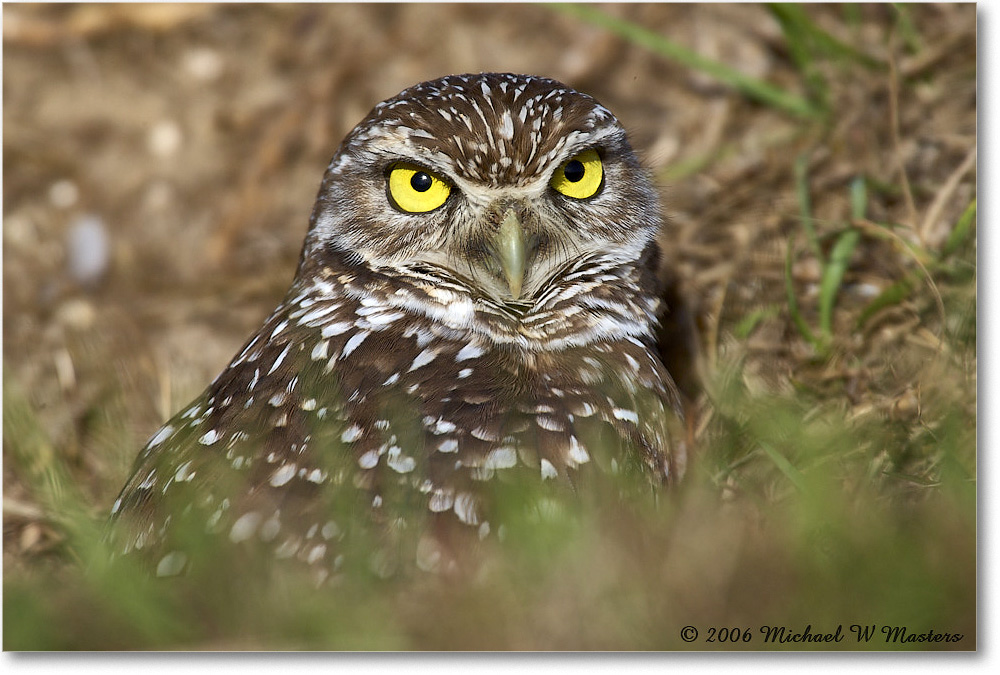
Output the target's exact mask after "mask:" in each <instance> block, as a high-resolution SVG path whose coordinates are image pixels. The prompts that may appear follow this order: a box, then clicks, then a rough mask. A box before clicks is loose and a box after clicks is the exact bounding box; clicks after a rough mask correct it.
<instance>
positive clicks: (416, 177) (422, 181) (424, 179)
mask: <svg viewBox="0 0 1000 675" xmlns="http://www.w3.org/2000/svg"><path fill="white" fill-rule="evenodd" d="M432 182H433V181H432V180H431V177H430V176H429V175H427V174H426V173H424V172H423V171H418V172H417V173H415V174H413V177H412V178H410V187H412V188H413V189H414V190H416V191H417V192H427V191H428V190H430V189H431V183H432Z"/></svg>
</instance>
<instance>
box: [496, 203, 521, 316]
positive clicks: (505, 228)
mask: <svg viewBox="0 0 1000 675" xmlns="http://www.w3.org/2000/svg"><path fill="white" fill-rule="evenodd" d="M495 242H496V244H495V249H494V250H495V251H496V256H497V262H499V263H500V269H501V271H503V275H504V278H505V279H506V280H507V286H508V287H509V288H510V294H511V296H512V297H513V298H514V299H515V300H518V299H519V298H520V297H521V287H522V285H523V284H524V268H525V265H526V263H527V258H528V253H527V246H526V244H525V237H524V228H523V227H522V226H521V219H520V218H518V216H517V212H516V211H515V210H514V209H513V208H508V209H507V212H506V213H505V214H504V217H503V222H502V223H501V224H500V231H499V232H497V238H496V240H495Z"/></svg>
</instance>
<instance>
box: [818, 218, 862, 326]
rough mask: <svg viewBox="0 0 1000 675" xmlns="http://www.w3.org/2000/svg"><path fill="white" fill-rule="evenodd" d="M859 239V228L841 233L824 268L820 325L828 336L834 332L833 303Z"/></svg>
mask: <svg viewBox="0 0 1000 675" xmlns="http://www.w3.org/2000/svg"><path fill="white" fill-rule="evenodd" d="M859 241H861V233H860V232H859V231H858V230H847V231H846V232H844V233H843V234H841V235H840V236H839V237H838V238H837V243H836V244H834V245H833V250H832V251H830V260H829V261H828V262H827V265H826V269H824V270H823V277H822V278H821V279H820V286H819V326H820V331H821V333H822V335H823V336H824V337H826V338H829V337H831V336H832V334H833V305H834V302H835V301H836V299H837V292H838V291H839V290H840V282H841V281H842V280H843V278H844V273H845V272H846V271H847V265H848V263H849V262H850V261H851V254H852V253H854V249H855V248H857V246H858V242H859Z"/></svg>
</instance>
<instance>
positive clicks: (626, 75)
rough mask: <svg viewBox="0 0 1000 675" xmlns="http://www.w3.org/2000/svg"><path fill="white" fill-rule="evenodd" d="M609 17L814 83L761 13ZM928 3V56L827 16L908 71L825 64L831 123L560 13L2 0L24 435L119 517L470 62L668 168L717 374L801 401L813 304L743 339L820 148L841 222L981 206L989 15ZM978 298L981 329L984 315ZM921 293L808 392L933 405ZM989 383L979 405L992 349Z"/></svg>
mask: <svg viewBox="0 0 1000 675" xmlns="http://www.w3.org/2000/svg"><path fill="white" fill-rule="evenodd" d="M605 9H606V11H607V12H608V13H610V14H611V15H614V16H620V17H624V18H627V19H629V20H630V21H633V22H635V23H636V24H639V25H641V26H644V27H645V28H647V29H649V30H651V31H654V32H656V33H658V34H661V35H663V36H666V37H668V38H670V39H672V40H674V41H676V42H678V43H680V44H683V45H686V46H688V47H689V48H691V49H693V50H696V51H697V52H698V53H700V54H702V55H704V56H706V57H709V58H712V59H716V60H719V61H722V62H725V63H727V64H729V65H731V66H733V67H735V68H737V69H739V70H741V71H743V72H745V73H747V74H749V75H752V76H754V77H758V78H762V79H765V80H767V81H770V82H772V83H774V84H777V85H779V86H782V87H785V88H788V89H789V90H792V91H796V92H801V90H802V78H801V76H800V72H799V70H798V69H797V68H796V67H795V65H794V63H793V59H792V58H790V55H789V54H788V52H787V49H786V47H785V43H784V40H783V37H782V33H781V30H780V27H779V25H778V23H777V22H776V21H775V18H774V16H773V15H772V14H771V13H769V12H768V10H767V9H766V8H764V7H762V6H758V5H620V6H619V5H616V6H607V7H606V8H605ZM909 11H910V17H911V18H912V21H913V22H914V25H915V26H916V28H917V33H918V34H919V36H920V39H921V41H922V42H921V44H920V49H919V50H915V49H911V48H908V47H912V45H908V44H907V42H906V40H905V39H904V36H899V35H895V34H894V29H893V26H895V25H896V22H895V19H894V15H893V10H892V7H891V6H889V5H877V6H875V5H861V6H856V7H854V8H853V9H851V10H850V12H849V13H850V16H851V21H846V20H845V15H846V11H845V10H844V9H843V8H838V7H831V6H815V5H811V6H809V7H808V8H807V12H808V15H809V16H810V17H811V18H812V19H813V20H814V21H815V22H816V23H817V24H818V25H820V26H822V27H823V28H824V29H825V30H828V31H829V32H830V33H831V34H833V35H835V36H837V37H838V38H840V39H841V40H844V41H845V42H847V43H849V44H851V45H853V46H854V47H855V48H856V49H858V50H860V51H862V52H864V53H867V54H871V55H874V56H875V57H877V58H878V59H880V60H882V61H883V62H891V64H892V68H893V70H892V72H891V73H890V72H887V71H885V70H876V71H863V76H862V77H858V76H857V74H856V73H857V69H856V68H853V67H852V68H847V67H845V66H843V65H842V64H837V63H836V62H834V63H826V64H822V65H821V67H822V68H823V75H824V76H825V77H827V78H828V80H829V81H830V82H831V87H830V97H831V101H832V107H833V109H834V110H835V114H834V115H833V116H832V118H831V120H830V121H829V122H828V123H827V124H823V125H819V124H816V123H813V122H806V121H803V120H799V119H796V118H795V117H793V116H791V115H788V114H786V113H783V112H781V111H778V110H775V109H773V108H771V107H768V106H765V105H760V104H757V103H753V102H751V101H748V100H747V98H745V97H744V96H742V95H740V94H738V93H736V92H734V91H733V90H732V89H731V88H729V87H726V86H723V85H720V84H719V83H718V82H716V81H715V80H713V79H712V78H710V77H708V76H707V75H705V74H703V73H698V72H695V71H692V70H690V69H688V68H686V67H684V66H681V65H678V64H676V63H674V62H671V61H669V60H667V59H666V58H664V57H663V56H661V55H658V54H656V53H653V52H652V51H650V50H648V49H646V48H644V47H642V46H638V45H636V44H633V43H631V42H629V41H626V40H624V39H623V38H621V37H619V36H617V35H615V34H613V33H611V32H610V31H608V30H606V29H604V28H601V27H598V26H595V25H591V24H589V23H586V22H584V21H581V20H580V19H579V18H577V17H574V16H570V15H567V14H565V13H563V12H560V11H557V10H556V9H553V8H550V7H545V6H537V5H530V6H529V5H333V6H325V5H254V6H240V5H236V6H233V5H174V4H164V5H80V6H76V5H60V6H54V5H48V6H32V5H6V6H4V8H3V386H4V407H5V416H6V415H8V414H9V411H10V409H11V408H10V406H12V405H14V403H16V404H17V405H21V406H26V409H28V410H30V412H31V414H32V415H33V416H34V418H35V419H37V423H38V424H39V425H40V426H41V428H43V429H44V430H45V438H46V439H47V440H46V442H45V444H44V448H43V450H44V451H45V452H51V453H56V454H57V455H59V456H60V457H62V458H64V459H65V460H66V461H67V462H68V463H69V465H70V466H71V467H72V468H73V472H74V476H75V478H76V479H77V481H78V483H79V485H80V486H81V487H82V489H83V490H84V492H85V494H87V495H88V498H89V500H90V502H91V503H92V505H93V508H94V510H95V513H96V512H98V511H100V510H101V509H106V508H107V506H108V505H110V503H111V501H112V500H113V497H114V494H115V493H116V491H117V489H118V487H119V486H120V485H121V483H122V482H123V480H124V478H125V477H126V474H127V472H128V467H129V464H130V462H131V460H132V458H133V457H134V455H135V453H136V452H137V450H138V448H139V447H140V446H141V445H142V443H143V441H144V440H145V439H146V438H148V436H149V435H150V434H151V433H152V432H153V431H155V429H156V427H157V426H158V425H159V424H160V423H161V422H162V421H163V420H164V419H166V418H167V417H168V416H169V415H170V414H171V413H172V412H173V411H175V410H177V409H178V408H179V407H180V406H181V405H183V404H184V403H186V402H187V401H188V400H190V399H191V398H193V397H194V396H196V395H197V394H198V393H200V392H201V390H202V389H203V388H204V386H205V385H206V383H208V382H209V381H210V380H211V379H212V378H213V377H214V376H215V375H216V374H217V373H218V372H219V371H220V370H221V369H222V368H223V367H224V366H225V365H226V363H227V362H228V361H229V359H230V358H231V357H232V355H233V354H234V353H235V352H236V350H237V349H238V347H239V346H240V344H241V343H242V342H243V341H244V340H245V339H246V337H247V336H248V335H250V334H251V333H252V332H253V330H254V329H255V328H256V326H258V325H259V323H260V321H261V320H262V319H263V317H265V316H266V315H267V314H268V312H269V311H270V309H271V308H272V307H273V306H274V305H275V304H276V303H277V301H278V300H279V299H280V298H281V296H282V295H283V294H284V292H285V290H286V288H287V285H288V283H289V282H290V280H291V278H292V275H293V272H294V269H295V265H296V262H297V258H298V254H299V249H300V246H301V243H302V238H303V235H304V233H305V231H306V226H307V220H308V216H309V213H310V210H311V208H312V203H313V200H314V198H315V194H316V190H317V188H318V186H319V181H320V179H321V176H322V174H323V171H324V168H325V166H326V164H327V162H328V161H329V159H330V157H331V156H332V155H333V153H334V151H335V150H336V148H337V145H338V143H339V142H340V139H341V138H342V137H343V136H344V135H345V134H346V132H347V131H349V130H350V128H351V127H352V126H353V125H354V124H356V123H357V122H358V121H360V119H361V118H362V117H363V116H364V115H365V114H366V113H367V112H368V111H369V110H370V108H371V107H372V106H373V105H374V104H376V103H377V102H378V101H380V100H383V99H385V98H387V97H389V96H392V95H394V94H395V93H397V92H398V91H400V90H402V89H403V88H405V87H407V86H410V85H412V84H414V83H416V82H419V81H423V80H427V79H431V78H436V77H439V76H441V75H445V74H448V73H459V72H473V71H513V72H523V73H532V74H539V75H545V76H549V77H553V78H555V79H557V80H561V81H563V82H565V83H567V84H569V85H571V86H573V87H575V88H577V89H579V90H581V91H585V92H588V93H590V94H592V95H593V96H595V97H596V98H597V99H598V100H600V101H601V102H602V103H604V104H605V105H606V106H607V107H609V108H610V109H611V110H612V111H614V112H615V114H616V115H617V116H618V117H619V118H620V119H621V121H622V122H623V123H624V125H625V126H626V128H627V129H628V130H629V132H630V135H631V140H632V144H633V145H634V147H635V148H636V149H637V150H638V151H639V153H640V154H641V156H642V158H643V160H644V161H645V162H646V164H647V165H648V166H649V167H650V168H651V169H652V170H653V171H654V172H655V175H656V177H657V182H658V185H659V187H660V189H661V192H662V195H663V199H664V205H665V210H666V213H667V214H668V217H669V223H668V227H667V232H665V234H664V237H663V241H664V246H665V250H666V253H667V255H668V257H669V259H670V261H671V265H672V267H673V269H674V270H675V271H676V272H677V274H678V275H679V277H680V278H681V280H682V284H683V289H684V293H685V294H686V296H687V297H688V299H689V301H690V302H691V304H692V305H693V306H694V307H695V308H696V311H697V314H698V317H699V326H700V329H701V339H702V342H703V349H704V352H705V359H706V364H707V368H708V369H709V372H711V369H712V368H713V367H714V366H715V364H717V363H718V362H719V361H720V360H722V359H724V358H726V357H727V356H728V355H731V353H732V352H733V351H734V350H735V351H740V352H741V354H742V355H743V358H744V359H745V366H746V368H745V375H744V376H745V379H746V380H747V381H748V382H751V383H752V384H753V386H757V387H761V388H764V389H768V390H777V391H781V390H786V391H787V390H790V389H791V388H792V385H791V384H790V383H791V382H792V381H793V380H794V379H795V378H800V379H801V378H803V377H807V374H808V373H809V372H811V371H810V369H815V368H814V363H813V362H812V361H810V357H811V356H812V351H811V349H810V347H809V345H808V344H807V343H806V342H805V341H803V340H802V339H801V337H800V336H798V335H797V334H796V333H795V331H794V330H793V328H792V326H791V323H790V321H789V318H788V313H787V311H784V312H783V311H777V312H776V314H774V315H769V318H768V320H766V321H763V322H762V323H761V325H760V326H759V328H758V329H757V330H755V331H754V332H753V333H752V335H751V336H750V337H749V338H743V337H741V338H736V337H734V335H735V327H736V326H737V324H738V323H739V321H740V320H742V319H744V318H745V317H746V316H747V315H748V313H749V312H751V311H753V310H754V309H755V308H760V307H767V306H770V304H771V303H776V302H777V303H780V302H781V301H782V298H783V295H784V285H783V284H784V276H783V274H784V272H783V265H784V255H785V250H786V249H785V247H786V246H787V242H788V241H789V235H790V234H791V233H793V232H798V233H799V236H798V238H797V242H798V243H797V244H796V248H797V250H798V249H803V250H804V249H805V246H804V244H803V238H802V236H801V229H800V221H799V217H798V216H799V213H800V212H799V208H798V203H797V201H796V196H795V191H794V185H795V181H794V173H793V166H794V160H795V158H796V157H797V156H799V155H800V154H804V155H806V156H807V157H808V158H809V167H810V187H811V197H812V201H813V208H814V213H815V216H816V218H817V223H818V228H819V229H820V231H821V232H823V231H827V230H830V231H832V230H835V229H837V228H839V227H841V226H842V224H843V222H845V221H846V220H847V219H848V218H849V216H850V200H849V189H848V186H849V184H850V181H851V180H852V179H853V178H854V177H855V176H858V175H865V176H867V177H868V178H869V180H870V181H871V182H872V183H873V184H883V185H886V186H890V187H887V188H886V189H885V190H883V191H881V192H879V193H877V194H874V195H873V196H872V198H871V199H870V202H869V210H868V218H869V219H870V220H872V221H875V222H893V223H900V224H902V225H904V226H905V228H904V232H903V236H904V238H905V239H907V240H909V241H913V242H916V243H919V244H920V245H921V246H923V247H925V248H926V249H928V250H933V249H936V248H939V247H940V246H941V245H942V242H944V241H945V239H946V238H947V236H948V235H949V233H950V231H951V228H952V227H953V226H954V223H955V221H956V220H957V219H958V217H959V215H960V214H961V213H962V211H963V209H964V208H965V206H966V205H967V204H968V203H969V201H970V200H971V199H973V198H974V196H975V179H976V174H975V147H976V49H975V39H976V36H975V30H976V14H975V6H974V5H920V6H912V7H911V8H910V10H909ZM894 78H895V82H896V84H895V85H894V84H893V82H894ZM900 83H902V85H900ZM970 162H971V164H970ZM901 167H904V168H905V180H903V179H902V176H903V174H901V172H900V169H901ZM901 186H902V187H901ZM88 223H89V224H88ZM838 223H840V225H838ZM105 244H106V249H105V247H104V246H105ZM105 250H106V252H107V260H106V262H105V261H102V251H105ZM806 253H807V252H806ZM913 269H915V267H914V263H913V260H912V256H907V255H903V254H902V253H900V251H899V247H898V243H897V242H894V241H892V240H878V239H875V238H872V239H870V240H869V239H866V240H865V242H864V245H863V246H861V247H860V248H859V250H858V251H857V252H856V253H855V256H854V257H853V258H852V261H851V265H850V269H849V271H848V274H847V276H846V277H845V285H844V289H843V293H842V295H841V296H840V298H839V299H838V303H839V304H838V314H837V322H836V327H837V328H838V331H837V332H838V333H839V332H840V331H839V328H841V327H843V326H852V327H853V325H854V324H853V320H854V318H856V315H851V314H850V312H851V311H852V308H853V309H856V308H857V307H858V306H860V305H861V304H862V303H864V302H867V301H870V300H871V298H872V297H873V295H875V294H877V293H878V292H879V291H880V290H882V289H885V288H886V287H888V286H889V285H890V284H891V283H893V282H894V281H896V280H898V279H899V278H901V277H902V276H903V275H904V274H906V273H908V272H909V271H911V270H913ZM818 275H819V271H818V267H817V265H816V262H815V260H814V259H813V258H811V257H810V256H809V255H807V254H805V253H803V254H801V255H799V254H797V255H796V257H795V266H794V275H793V277H794V279H795V282H796V284H797V288H798V289H799V290H800V293H801V299H802V301H803V305H804V306H805V307H806V309H804V311H805V312H807V313H808V312H810V311H812V310H810V309H809V308H808V307H809V306H810V305H811V304H813V303H814V302H815V296H816V293H817V282H818ZM966 302H971V307H972V311H973V312H974V304H975V297H974V295H973V297H971V298H966ZM907 303H908V304H907ZM907 303H901V304H900V305H899V306H897V307H892V308H890V309H889V310H888V313H887V314H886V316H885V317H883V318H882V319H880V320H879V321H877V322H875V323H874V324H872V325H869V326H867V327H866V328H865V330H864V331H860V332H859V331H856V330H853V328H848V329H846V330H845V331H844V335H845V336H846V337H845V338H844V340H845V344H846V345H847V346H846V347H845V348H844V353H845V354H848V356H845V357H843V358H841V359H834V361H833V362H827V363H825V364H824V366H823V368H822V370H823V371H824V372H823V373H820V374H814V375H813V376H812V377H813V379H812V382H813V383H819V384H817V386H822V385H823V383H824V382H828V381H830V380H836V381H837V382H838V386H839V387H841V389H839V390H838V392H840V393H839V395H843V390H845V389H846V390H847V395H843V398H844V401H845V403H844V405H846V406H849V407H851V406H854V407H856V408H857V409H858V410H859V411H862V410H866V409H873V408H874V409H877V410H881V411H890V412H891V411H894V410H896V409H897V408H900V407H904V408H905V407H906V406H910V407H912V406H915V405H918V404H919V400H918V399H919V391H920V388H921V374H920V373H921V368H922V367H923V364H924V362H925V360H926V358H928V357H927V354H928V353H930V352H933V350H934V349H936V348H939V346H940V345H939V344H938V343H937V342H936V340H937V338H936V337H935V335H937V332H936V329H935V327H934V325H928V324H927V323H926V322H925V321H924V320H923V317H925V316H927V315H928V312H927V309H928V307H930V308H933V307H934V300H933V297H932V293H931V291H930V290H929V289H928V288H923V289H922V290H920V291H919V292H918V293H917V297H916V298H915V299H911V300H909V301H907ZM929 313H930V314H931V315H934V316H936V314H935V312H934V311H933V309H931V311H930V312H929ZM811 316H812V317H813V318H814V314H813V315H811ZM852 317H853V318H852ZM973 320H974V316H973ZM901 345H902V347H901ZM967 367H968V369H969V372H970V375H969V378H970V379H969V380H968V382H967V386H968V387H969V390H968V391H966V392H964V395H965V396H966V397H967V398H968V397H969V396H971V405H973V406H974V405H975V363H974V354H973V362H971V363H968V364H967ZM845 369H853V370H851V374H850V375H849V376H845V375H844V372H845ZM824 378H826V379H824ZM845 382H846V384H844V383H845ZM852 392H853V393H852ZM914 401H916V403H915V402H914ZM12 402H14V403H12ZM900 409H902V408H900ZM907 409H908V408H907ZM4 435H5V439H4V451H5V461H4V472H3V480H4V546H3V551H4V569H5V573H10V571H11V570H18V569H24V568H26V567H30V566H31V564H32V561H35V560H37V559H38V557H39V556H43V555H44V554H45V552H46V551H48V550H51V548H52V547H53V546H55V545H56V544H57V543H58V540H59V533H58V528H54V527H50V526H49V525H48V524H47V523H46V519H45V518H44V513H43V511H42V509H41V508H40V507H39V505H38V504H37V502H36V500H35V499H34V498H33V496H32V494H31V492H30V491H29V490H28V489H27V488H26V487H25V486H24V485H23V482H24V481H23V480H22V475H21V473H19V472H20V471H22V469H18V465H17V464H16V463H14V462H11V461H9V458H8V457H7V445H8V440H9V439H8V438H7V436H8V425H7V424H6V421H5V428H4ZM40 452H41V451H40ZM43 454H44V453H43ZM40 461H41V460H40Z"/></svg>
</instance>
